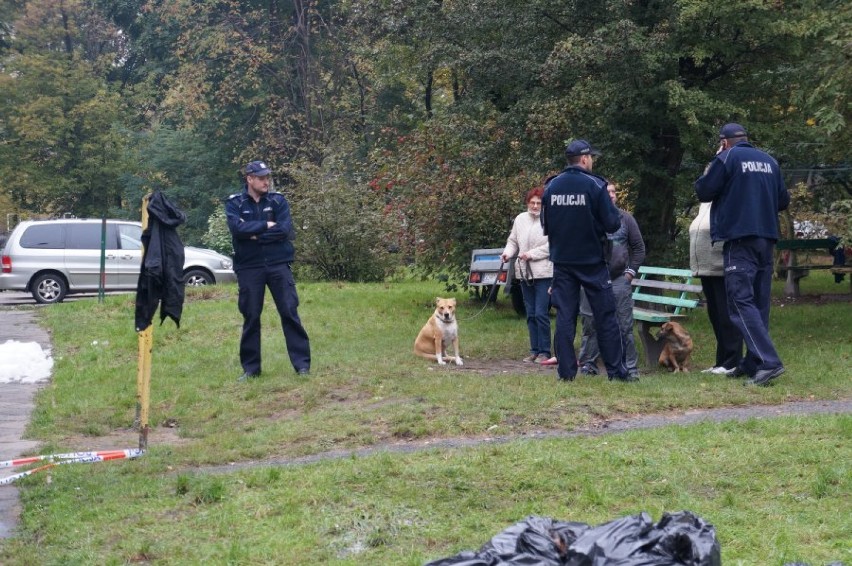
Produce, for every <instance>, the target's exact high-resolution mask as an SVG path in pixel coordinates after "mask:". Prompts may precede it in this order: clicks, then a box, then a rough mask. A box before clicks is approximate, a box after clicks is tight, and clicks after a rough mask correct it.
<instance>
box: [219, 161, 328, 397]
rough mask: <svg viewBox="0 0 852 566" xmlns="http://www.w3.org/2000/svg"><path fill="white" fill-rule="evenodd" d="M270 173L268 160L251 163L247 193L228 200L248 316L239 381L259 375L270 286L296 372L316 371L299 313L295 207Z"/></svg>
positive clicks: (236, 266)
mask: <svg viewBox="0 0 852 566" xmlns="http://www.w3.org/2000/svg"><path fill="white" fill-rule="evenodd" d="M271 173H272V170H271V169H270V168H269V167H268V166H267V165H266V163H264V162H263V161H252V162H251V163H249V164H248V165H246V167H245V184H244V185H243V191H242V192H241V193H237V194H234V195H231V196H230V197H228V199H227V200H226V201H225V216H226V218H227V220H228V229H229V230H230V231H231V238H232V241H233V245H234V271H235V272H236V273H237V284H238V285H239V299H238V306H239V309H240V313H241V314H242V315H243V333H242V337H241V338H240V363H241V364H242V366H243V374H242V375H241V376H240V377H239V381H246V380H248V379H251V378H255V377H258V376H259V375H260V371H261V361H260V314H261V312H262V311H263V299H264V296H265V294H266V288H267V287H269V291H270V293H272V298H273V300H274V301H275V307H276V308H277V309H278V315H279V316H280V317H281V327H282V328H283V329H284V339H285V340H286V342H287V353H288V354H289V356H290V362H291V363H292V364H293V368H294V369H295V370H296V372H297V373H299V374H303V375H306V374H308V373H309V372H310V367H311V347H310V343H309V341H308V334H307V332H305V328H304V327H303V326H302V321H301V320H300V319H299V313H298V312H297V307H298V306H299V297H298V295H297V294H296V283H295V281H294V279H293V272H292V271H291V270H290V264H291V263H292V262H293V259H294V255H295V250H294V248H293V240H294V236H295V230H294V229H293V219H292V218H291V217H290V204H289V203H288V202H287V199H286V198H284V195H282V194H280V193H276V192H274V191H270V190H269V185H270V183H271V176H270V175H271Z"/></svg>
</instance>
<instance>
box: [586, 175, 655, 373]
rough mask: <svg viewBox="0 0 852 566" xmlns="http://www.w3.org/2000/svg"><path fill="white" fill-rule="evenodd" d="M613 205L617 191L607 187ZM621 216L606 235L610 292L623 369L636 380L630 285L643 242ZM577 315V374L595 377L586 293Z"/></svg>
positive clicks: (595, 356) (593, 340)
mask: <svg viewBox="0 0 852 566" xmlns="http://www.w3.org/2000/svg"><path fill="white" fill-rule="evenodd" d="M606 190H607V193H609V198H610V199H611V200H612V204H615V205H617V204H618V196H617V194H616V187H615V185H613V184H612V183H609V184H608V185H607V187H606ZM618 213H619V214H620V215H621V227H620V228H619V229H618V230H616V231H615V232H612V233H609V234H607V238H609V243H610V246H609V250H610V251H609V260H608V262H607V263H608V265H609V276H610V278H611V279H612V291H613V293H614V294H615V313H616V318H618V326H619V328H620V329H621V339H622V342H623V343H624V365H625V366H627V373H628V375H632V376H635V377H639V355H638V354H637V352H636V341H635V339H634V338H633V288H632V285H631V284H630V282H631V281H633V278H634V277H636V272H637V271H638V270H639V266H640V265H642V262H643V261H645V241H644V240H643V239H642V232H641V231H640V230H639V224H637V223H636V219H635V218H633V215H632V214H630V213H629V212H627V211H626V210H623V209H621V208H619V209H618ZM580 315H581V318H582V321H583V340H582V342H581V344H580V353H579V355H578V357H579V358H580V373H583V374H586V375H595V374H597V373H598V370H597V359H598V356H599V355H600V351H599V349H598V340H597V336H596V335H595V326H594V325H595V321H594V317H593V316H592V310H591V307H590V306H589V301H588V299H587V298H586V295H585V293H583V294H582V297H581V299H580Z"/></svg>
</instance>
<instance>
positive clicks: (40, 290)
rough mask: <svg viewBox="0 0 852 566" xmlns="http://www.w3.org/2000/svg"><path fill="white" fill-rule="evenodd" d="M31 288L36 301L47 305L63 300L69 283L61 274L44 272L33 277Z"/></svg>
mask: <svg viewBox="0 0 852 566" xmlns="http://www.w3.org/2000/svg"><path fill="white" fill-rule="evenodd" d="M30 289H32V294H33V298H34V299H35V300H36V302H37V303H41V304H44V305H46V304H50V303H59V302H62V299H64V298H65V295H66V294H67V293H68V284H67V283H65V279H63V278H62V276H61V275H57V274H56V273H42V274H41V275H39V276H38V277H36V278H35V279H33V282H32V285H31V287H30Z"/></svg>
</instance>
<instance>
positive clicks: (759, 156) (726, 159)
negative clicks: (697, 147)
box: [695, 141, 790, 242]
mask: <svg viewBox="0 0 852 566" xmlns="http://www.w3.org/2000/svg"><path fill="white" fill-rule="evenodd" d="M695 193H696V194H697V195H698V200H700V201H701V202H712V203H713V207H712V208H711V209H710V237H711V238H712V240H713V241H714V242H719V241H729V240H736V239H739V238H746V237H749V236H757V237H759V238H768V239H770V240H778V238H779V232H778V212H780V211H782V210H785V209H786V208H787V206H788V205H789V204H790V193H789V192H787V187H786V186H785V185H784V179H783V177H782V175H781V168H780V167H779V166H778V162H777V161H775V159H773V158H772V156H770V155H769V154H768V153H765V152H763V151H760V150H759V149H756V148H755V147H754V146H753V145H751V144H750V143H748V142H745V141H743V142H740V143H738V144H736V145H735V146H734V147H732V148H730V149H726V150H725V151H722V152H720V153H719V154H718V155H716V158H715V159H713V161H711V162H710V165H708V166H707V169H706V170H705V172H704V175H702V176H701V177H700V178H699V179H698V180H697V181H695Z"/></svg>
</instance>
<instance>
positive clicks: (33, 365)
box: [0, 340, 53, 383]
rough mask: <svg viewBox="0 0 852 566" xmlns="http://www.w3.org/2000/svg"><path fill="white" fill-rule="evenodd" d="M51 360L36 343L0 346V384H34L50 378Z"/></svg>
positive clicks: (47, 353)
mask: <svg viewBox="0 0 852 566" xmlns="http://www.w3.org/2000/svg"><path fill="white" fill-rule="evenodd" d="M52 370H53V358H52V357H50V350H48V351H44V350H42V348H41V346H40V345H39V344H38V343H37V342H18V341H17V340H7V341H6V342H5V343H3V344H0V383H36V382H39V381H44V380H46V379H49V378H50V372H51V371H52Z"/></svg>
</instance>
